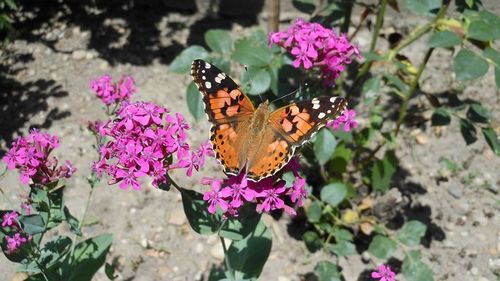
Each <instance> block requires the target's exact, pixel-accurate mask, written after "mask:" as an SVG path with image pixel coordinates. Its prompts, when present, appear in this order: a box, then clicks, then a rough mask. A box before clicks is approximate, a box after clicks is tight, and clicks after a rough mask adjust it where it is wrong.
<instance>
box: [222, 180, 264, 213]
mask: <svg viewBox="0 0 500 281" xmlns="http://www.w3.org/2000/svg"><path fill="white" fill-rule="evenodd" d="M223 190H224V191H226V192H227V193H228V194H230V197H231V199H230V200H231V203H230V205H231V207H232V208H233V209H238V208H239V207H241V206H242V205H243V203H244V202H245V201H247V202H250V201H252V200H253V199H254V198H255V195H256V192H255V191H254V190H252V189H251V188H249V186H248V180H247V178H246V176H244V175H242V176H239V177H232V178H230V179H229V180H228V182H227V186H226V187H225V188H224V189H223ZM244 200H245V201H244Z"/></svg>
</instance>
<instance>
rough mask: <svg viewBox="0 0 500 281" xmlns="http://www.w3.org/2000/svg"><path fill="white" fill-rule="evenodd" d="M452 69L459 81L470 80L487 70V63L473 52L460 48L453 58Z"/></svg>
mask: <svg viewBox="0 0 500 281" xmlns="http://www.w3.org/2000/svg"><path fill="white" fill-rule="evenodd" d="M453 71H454V72H455V75H456V77H457V79H458V80H460V81H467V80H472V79H476V78H479V77H481V76H483V75H484V74H486V72H488V63H487V62H486V61H485V60H484V59H483V58H481V57H480V56H478V55H476V54H475V53H474V52H472V51H469V50H467V49H462V50H460V52H458V54H457V56H456V57H455V59H454V60H453Z"/></svg>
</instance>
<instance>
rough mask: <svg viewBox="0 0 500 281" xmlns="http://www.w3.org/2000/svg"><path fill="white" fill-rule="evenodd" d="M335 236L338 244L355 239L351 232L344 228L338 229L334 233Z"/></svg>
mask: <svg viewBox="0 0 500 281" xmlns="http://www.w3.org/2000/svg"><path fill="white" fill-rule="evenodd" d="M333 236H334V237H335V240H337V242H339V241H352V239H353V238H354V236H353V235H352V233H351V232H350V231H349V230H347V229H343V228H338V229H336V230H335V231H334V233H333Z"/></svg>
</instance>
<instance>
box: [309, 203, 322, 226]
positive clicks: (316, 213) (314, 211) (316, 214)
mask: <svg viewBox="0 0 500 281" xmlns="http://www.w3.org/2000/svg"><path fill="white" fill-rule="evenodd" d="M321 211H322V210H321V205H320V204H319V203H318V202H316V201H314V202H312V203H311V205H310V206H309V207H308V208H307V209H306V216H307V220H308V221H309V222H312V223H317V222H319V219H320V218H321Z"/></svg>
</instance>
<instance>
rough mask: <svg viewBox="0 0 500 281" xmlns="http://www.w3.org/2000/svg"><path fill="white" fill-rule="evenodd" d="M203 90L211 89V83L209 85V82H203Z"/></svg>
mask: <svg viewBox="0 0 500 281" xmlns="http://www.w3.org/2000/svg"><path fill="white" fill-rule="evenodd" d="M205 88H207V89H210V88H212V83H210V82H208V81H207V82H205Z"/></svg>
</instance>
